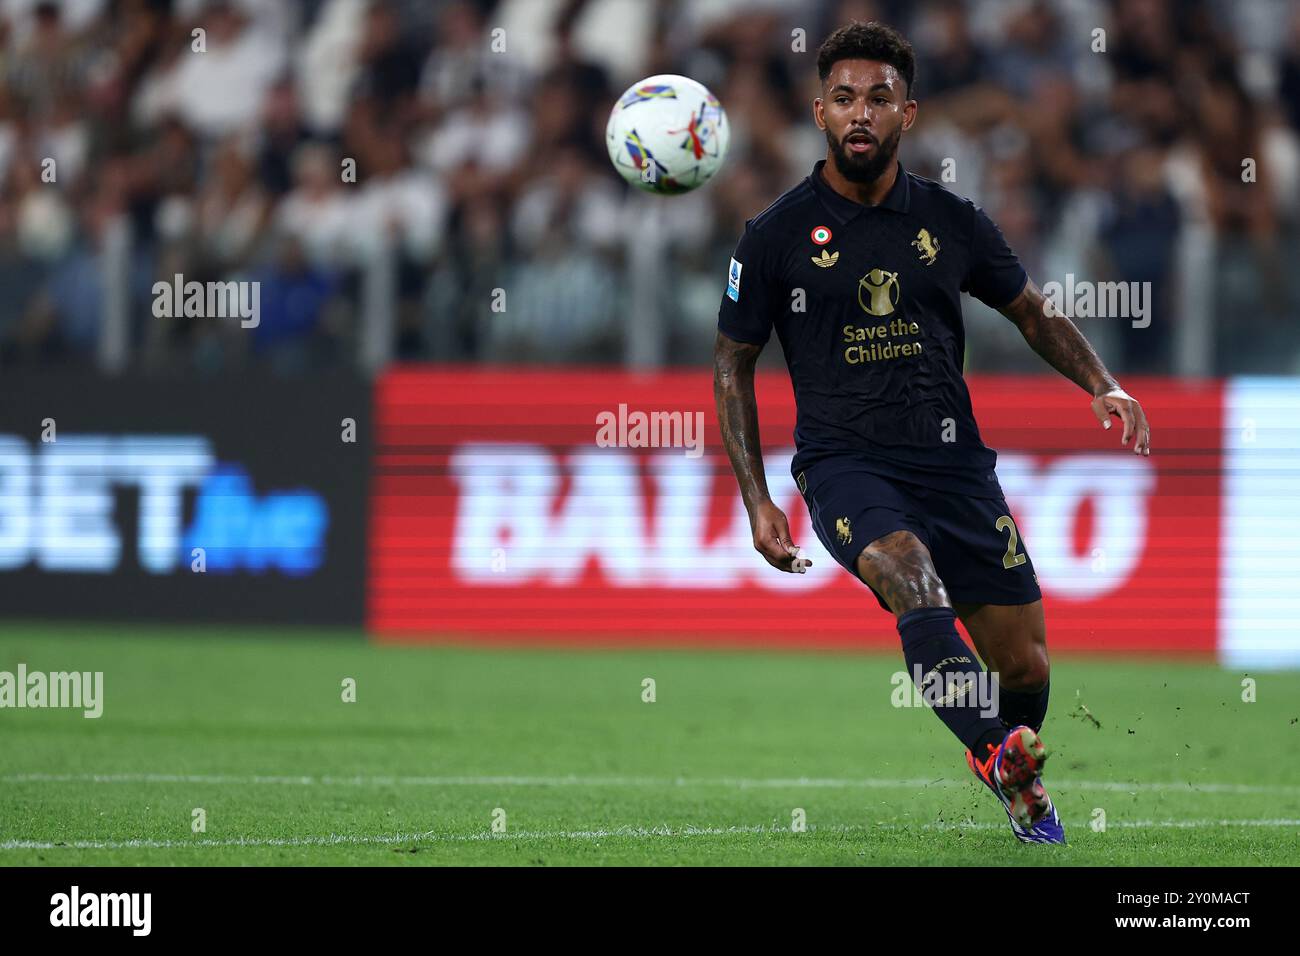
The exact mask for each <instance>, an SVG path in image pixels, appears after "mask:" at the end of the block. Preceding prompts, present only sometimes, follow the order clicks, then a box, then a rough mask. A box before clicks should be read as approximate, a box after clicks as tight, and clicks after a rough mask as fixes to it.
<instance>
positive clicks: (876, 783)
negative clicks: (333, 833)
mask: <svg viewBox="0 0 1300 956" xmlns="http://www.w3.org/2000/svg"><path fill="white" fill-rule="evenodd" d="M974 782H975V781H974V780H973V779H972V780H953V779H948V778H937V779H930V778H925V777H913V778H910V779H909V778H872V777H867V778H859V779H853V778H836V777H789V778H782V777H771V778H746V777H618V776H611V777H583V776H576V775H570V776H564V777H542V776H538V777H528V776H509V775H503V776H445V777H437V776H364V775H360V776H352V777H336V776H328V775H326V776H297V775H286V776H255V775H254V776H240V775H233V774H178V773H103V774H98V773H94V774H91V773H16V774H6V775H4V776H0V783H10V784H13V783H189V784H212V785H238V786H254V785H267V784H269V785H280V786H304V787H312V786H359V787H393V786H397V787H480V786H503V787H721V788H727V789H739V790H755V789H782V790H786V789H803V788H820V789H846V790H849V789H860V790H900V789H905V790H911V789H916V788H923V787H961V786H965V785H967V784H970V783H974ZM1050 782H1051V783H1052V785H1053V786H1054V787H1060V788H1063V789H1065V788H1068V789H1075V790H1107V791H1116V792H1120V793H1142V792H1151V793H1178V792H1181V793H1225V794H1277V795H1300V785H1290V784H1247V783H1190V782H1188V783H1176V782H1165V781H1147V782H1142V783H1137V782H1125V781H1115V780H1072V779H1070V778H1068V777H1067V778H1060V777H1053V778H1051V779H1050Z"/></svg>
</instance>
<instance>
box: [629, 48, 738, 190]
mask: <svg viewBox="0 0 1300 956" xmlns="http://www.w3.org/2000/svg"><path fill="white" fill-rule="evenodd" d="M730 139H731V131H730V129H729V128H728V126H727V114H726V111H725V110H723V108H722V104H721V103H719V102H718V98H717V97H716V96H714V95H713V94H712V93H710V92H709V91H708V90H707V89H706V88H705V87H704V86H703V85H702V84H700V83H696V82H695V81H694V80H692V79H690V78H689V77H685V76H674V75H673V74H671V73H663V74H660V75H658V76H648V77H646V78H645V79H644V80H641V81H640V82H639V83H633V84H632V85H631V86H629V87H628V88H627V92H626V93H624V94H623V95H622V96H620V97H619V98H618V102H617V103H615V104H614V108H613V109H612V110H611V111H610V114H609V122H608V123H607V124H606V126H605V145H606V146H607V147H608V149H609V159H610V162H612V163H613V164H614V168H615V169H617V170H618V172H619V175H621V176H622V177H623V178H624V179H626V180H627V181H628V182H629V183H631V184H632V185H633V186H637V187H639V188H641V189H644V190H646V191H647V192H652V193H660V194H661V195H674V194H676V193H684V192H690V191H691V190H692V189H695V188H696V187H698V186H702V185H704V184H705V183H706V182H708V181H709V180H710V179H711V178H712V177H713V174H714V173H716V172H717V171H718V169H719V167H721V166H722V161H723V160H724V159H725V158H726V156H727V144H728V142H730Z"/></svg>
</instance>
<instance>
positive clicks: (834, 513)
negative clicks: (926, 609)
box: [795, 458, 1043, 611]
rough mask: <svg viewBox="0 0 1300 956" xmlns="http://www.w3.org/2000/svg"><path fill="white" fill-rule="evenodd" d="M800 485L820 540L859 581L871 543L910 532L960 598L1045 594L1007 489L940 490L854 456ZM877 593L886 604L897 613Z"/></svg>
mask: <svg viewBox="0 0 1300 956" xmlns="http://www.w3.org/2000/svg"><path fill="white" fill-rule="evenodd" d="M795 483H796V484H797V485H798V486H799V490H800V491H801V492H802V493H803V496H804V501H805V502H807V504H808V512H809V514H810V515H811V516H812V526H813V530H814V531H815V532H816V533H817V537H818V539H820V541H821V543H822V544H823V545H824V546H825V548H826V550H827V551H829V552H830V553H831V554H832V555H834V557H835V560H836V561H838V562H839V563H840V564H842V565H843V566H844V567H845V569H846V570H848V571H849V572H850V573H851V574H852V575H853V576H854V577H856V578H858V579H859V580H861V577H860V576H859V575H858V569H857V559H858V555H860V554H861V553H862V552H863V550H864V549H865V548H866V547H867V545H869V544H871V542H873V541H875V540H877V539H878V538H882V537H884V536H885V535H887V534H890V533H891V532H894V531H910V532H912V534H914V535H916V536H917V537H918V538H920V539H921V543H922V544H924V545H925V546H926V547H927V548H928V549H929V550H930V556H931V558H932V559H933V561H934V569H935V571H936V572H938V575H939V579H940V580H941V581H943V585H944V587H945V588H946V589H947V591H948V597H949V598H950V599H951V600H952V601H953V602H955V603H962V604H1032V603H1033V602H1034V601H1037V600H1039V599H1040V598H1041V597H1042V596H1043V593H1042V591H1040V590H1039V589H1038V575H1037V574H1036V573H1035V572H1034V563H1033V562H1032V561H1031V560H1029V552H1028V551H1026V550H1025V543H1024V541H1023V540H1022V539H1021V538H1020V533H1019V530H1018V529H1017V528H1016V525H1015V521H1014V519H1013V518H1012V517H1011V509H1010V508H1009V507H1007V501H1006V498H1004V497H1003V496H1002V489H1001V487H998V488H996V491H997V494H996V496H991V497H973V496H970V495H963V494H957V493H954V492H950V491H937V490H935V489H933V488H927V487H924V486H922V485H917V484H913V483H911V482H907V481H900V480H898V479H895V478H886V477H884V476H882V475H878V474H876V473H874V472H872V471H868V470H867V468H866V467H865V466H864V465H863V464H862V463H861V462H860V461H857V460H856V459H851V458H830V459H823V460H822V461H819V462H816V463H815V464H813V465H810V466H809V467H808V468H805V469H804V470H803V471H802V472H801V473H799V474H798V475H796V476H795ZM862 583H863V584H866V582H865V581H863V582H862ZM868 587H870V585H868ZM871 590H872V593H873V594H875V595H876V600H877V601H879V602H880V606H881V607H883V608H884V609H885V610H886V611H892V610H893V609H892V608H890V607H889V605H888V604H886V603H885V600H884V598H882V597H881V596H880V592H878V591H876V589H875V588H872V589H871Z"/></svg>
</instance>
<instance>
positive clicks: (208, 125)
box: [174, 29, 284, 138]
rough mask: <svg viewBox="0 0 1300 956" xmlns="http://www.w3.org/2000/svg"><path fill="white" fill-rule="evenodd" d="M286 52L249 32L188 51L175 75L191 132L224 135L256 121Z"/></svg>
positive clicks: (178, 98)
mask: <svg viewBox="0 0 1300 956" xmlns="http://www.w3.org/2000/svg"><path fill="white" fill-rule="evenodd" d="M283 63H284V54H283V51H282V49H281V48H280V45H279V44H278V43H276V42H275V41H274V40H272V39H268V38H266V37H265V36H263V35H261V34H259V33H257V32H256V31H255V30H253V29H245V30H244V31H243V32H242V33H241V34H240V35H239V37H238V38H237V39H235V40H234V41H233V42H232V43H228V44H221V45H216V44H215V43H214V41H213V39H212V38H211V37H209V38H208V46H207V51H206V52H204V53H195V52H193V50H187V51H186V52H185V53H183V54H182V55H181V58H180V61H179V63H178V65H177V69H176V73H175V74H174V82H175V92H176V108H177V110H178V112H179V113H180V116H181V118H182V119H183V120H184V121H185V123H186V125H188V126H189V127H190V128H191V129H193V130H195V131H196V132H198V133H199V134H200V135H202V136H207V137H213V138H216V137H220V136H224V135H225V134H227V133H231V132H235V131H238V130H240V129H242V128H244V127H246V126H249V125H251V124H253V123H254V122H256V121H257V118H258V116H259V115H260V113H261V109H262V97H263V95H264V94H265V93H266V90H267V88H268V87H269V86H270V85H271V84H272V83H273V82H274V81H275V79H276V76H277V75H278V73H279V71H280V68H281V66H282V65H283Z"/></svg>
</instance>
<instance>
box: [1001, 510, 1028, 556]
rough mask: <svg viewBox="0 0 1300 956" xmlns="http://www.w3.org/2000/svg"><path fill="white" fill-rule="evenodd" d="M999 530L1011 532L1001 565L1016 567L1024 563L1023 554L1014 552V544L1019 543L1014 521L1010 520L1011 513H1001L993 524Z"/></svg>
mask: <svg viewBox="0 0 1300 956" xmlns="http://www.w3.org/2000/svg"><path fill="white" fill-rule="evenodd" d="M994 527H996V528H997V529H998V530H999V531H1009V532H1011V535H1010V537H1009V538H1008V539H1007V553H1006V554H1004V555H1003V556H1002V566H1003V567H1004V568H1007V569H1011V568H1016V567H1019V566H1020V565H1022V564H1024V563H1025V555H1024V554H1016V545H1018V544H1019V543H1020V535H1019V534H1017V533H1016V523H1015V522H1014V521H1012V520H1011V515H1003V516H1002V517H1001V518H999V519H998V521H997V524H996V525H995V526H994Z"/></svg>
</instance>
